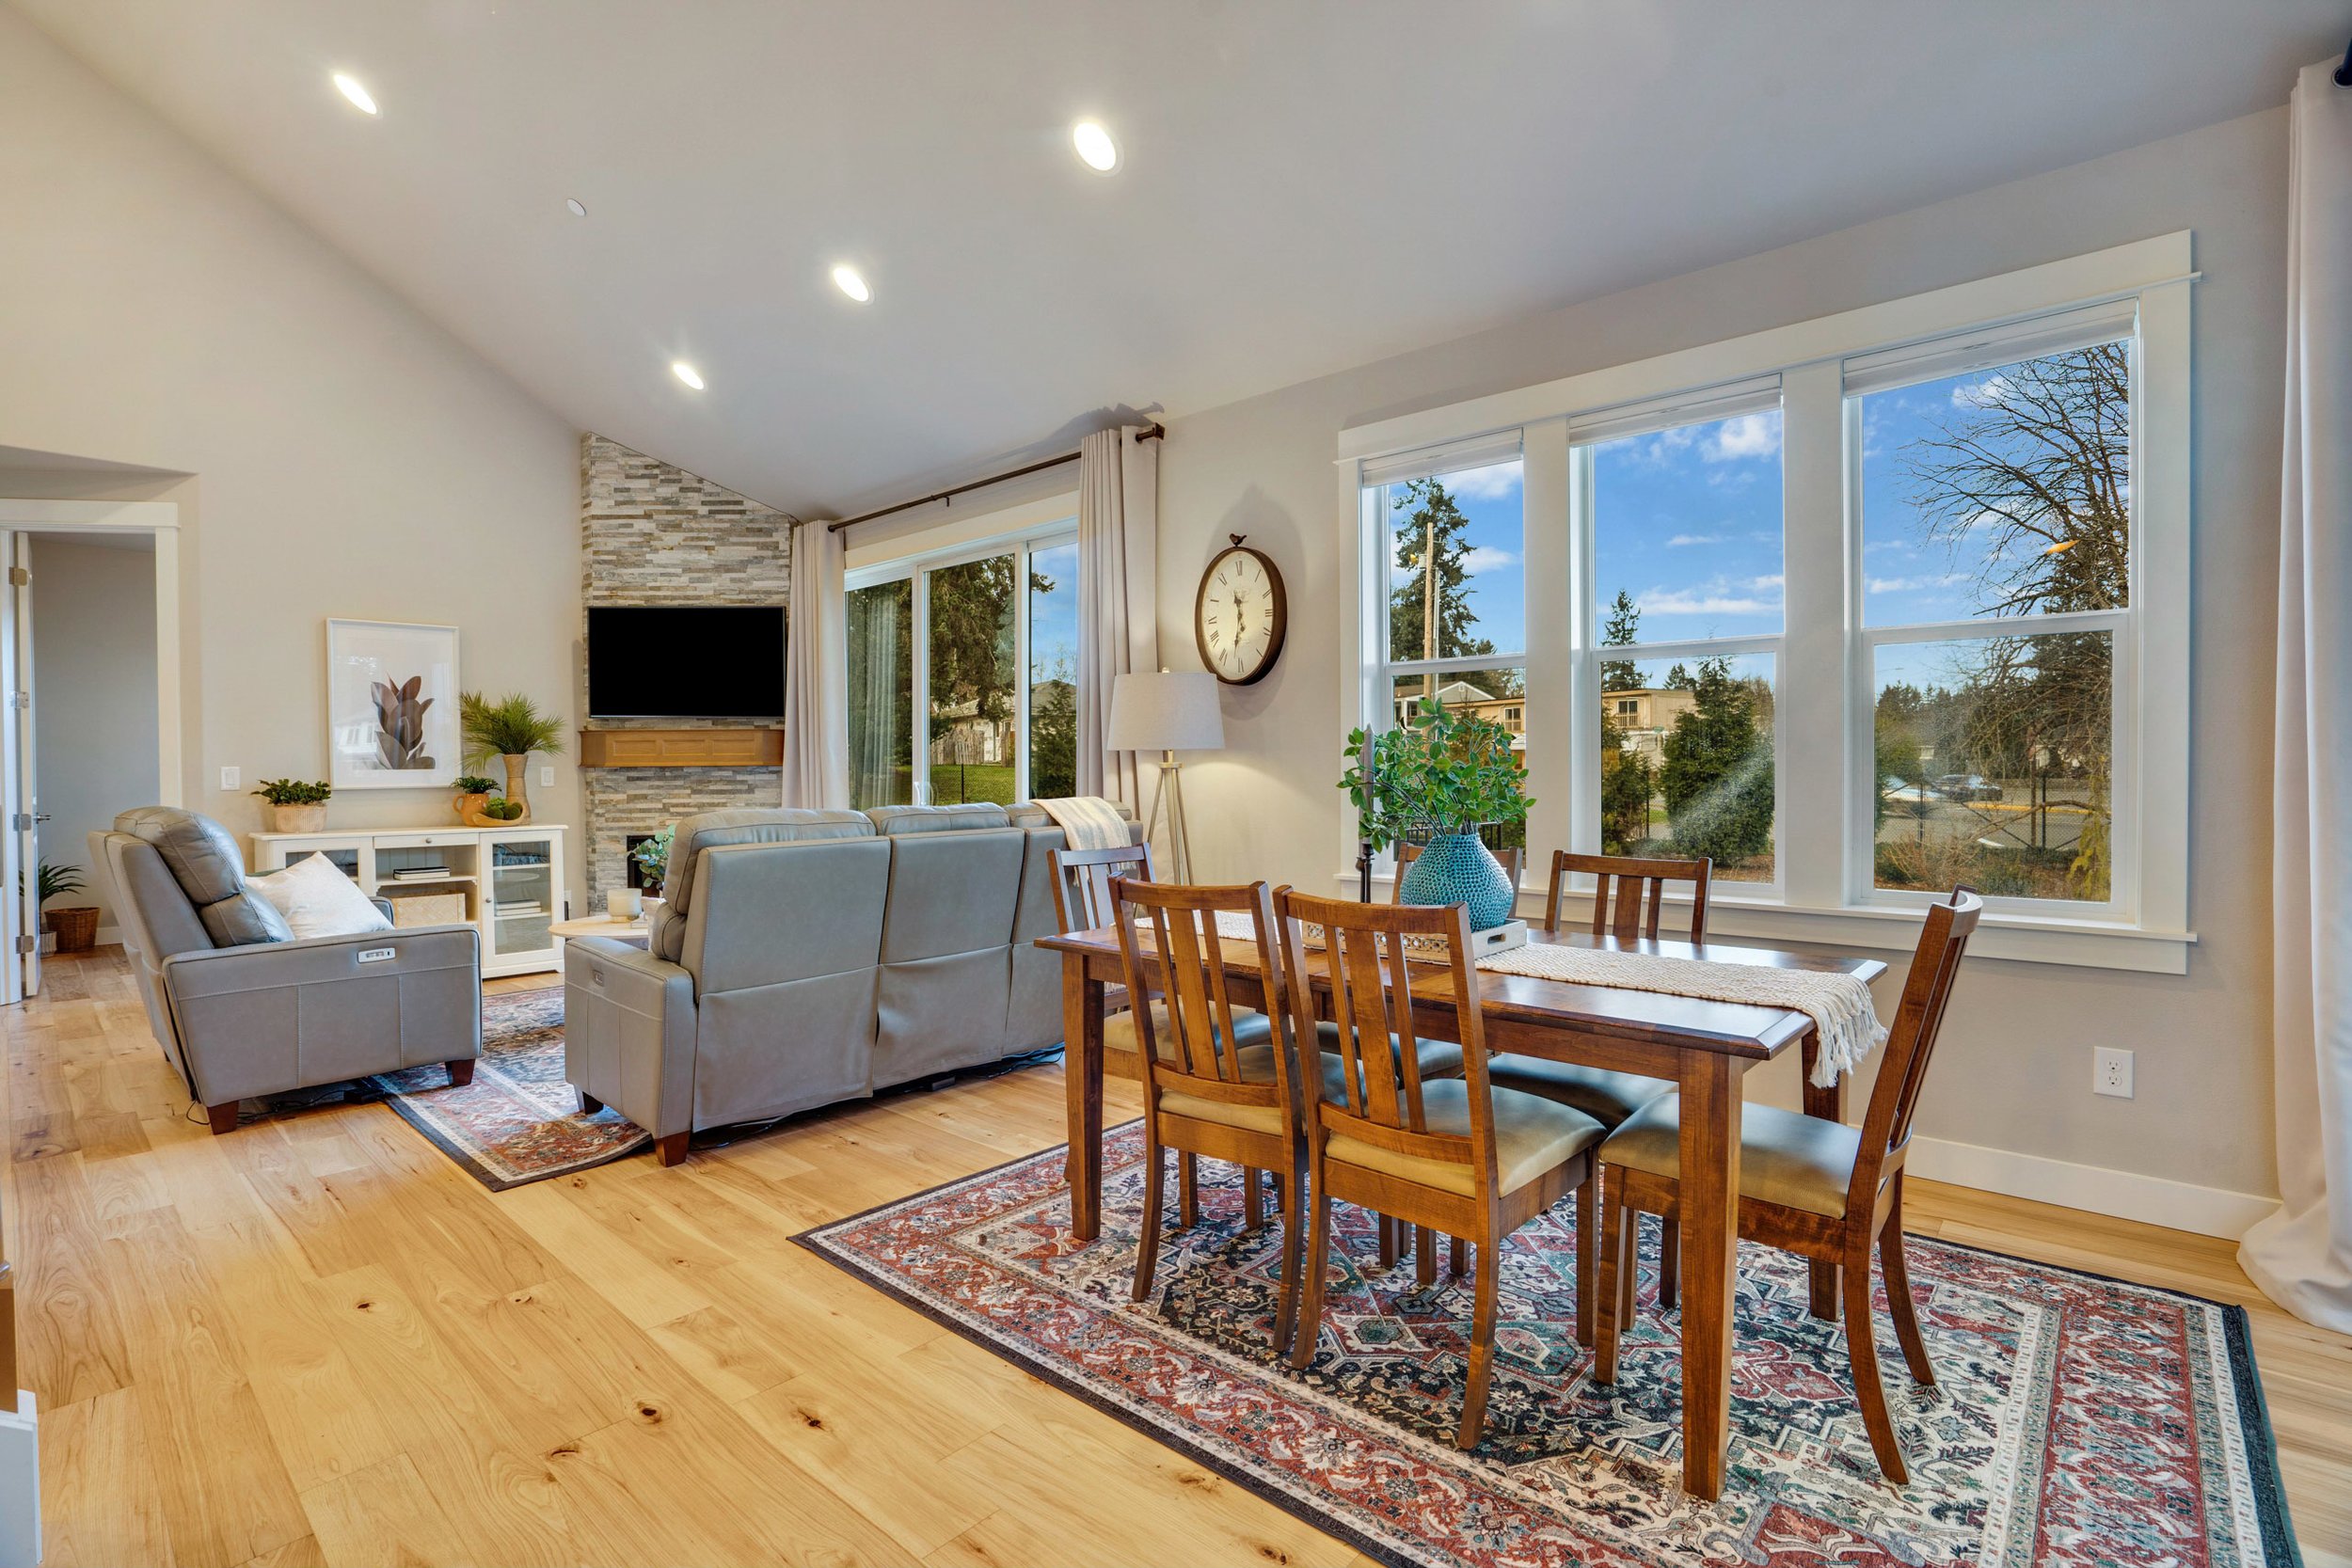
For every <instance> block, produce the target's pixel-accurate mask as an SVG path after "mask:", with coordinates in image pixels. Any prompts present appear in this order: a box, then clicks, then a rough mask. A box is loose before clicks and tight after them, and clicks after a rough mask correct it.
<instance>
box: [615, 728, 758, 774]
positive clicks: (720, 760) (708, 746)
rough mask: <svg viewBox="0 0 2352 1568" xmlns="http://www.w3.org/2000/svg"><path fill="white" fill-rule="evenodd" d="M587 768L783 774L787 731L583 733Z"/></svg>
mask: <svg viewBox="0 0 2352 1568" xmlns="http://www.w3.org/2000/svg"><path fill="white" fill-rule="evenodd" d="M580 766H581V767H582V768H781V767H783V766H784V731H783V730H781V729H779V728H778V727H776V726H775V725H772V724H744V725H740V726H725V727H721V726H712V727H709V728H705V729H692V730H651V729H647V730H582V731H580Z"/></svg>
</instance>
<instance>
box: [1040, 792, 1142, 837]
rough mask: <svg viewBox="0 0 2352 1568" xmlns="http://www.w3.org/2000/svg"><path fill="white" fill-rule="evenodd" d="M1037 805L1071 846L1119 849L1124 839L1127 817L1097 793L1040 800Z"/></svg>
mask: <svg viewBox="0 0 2352 1568" xmlns="http://www.w3.org/2000/svg"><path fill="white" fill-rule="evenodd" d="M1036 805H1037V808H1038V809H1039V810H1040V811H1041V812H1043V813H1044V814H1045V815H1046V816H1050V817H1052V818H1053V819H1054V820H1055V821H1056V822H1057V823H1059V824H1060V825H1061V832H1062V837H1063V838H1065V839H1067V840H1068V841H1069V843H1070V847H1072V848H1073V849H1119V848H1123V847H1125V846H1126V843H1127V819H1126V818H1125V817H1123V816H1120V815H1119V808H1118V807H1117V806H1116V805H1113V804H1112V803H1111V802H1110V801H1108V800H1104V799H1103V797H1101V796H1100V795H1072V796H1067V797H1064V798H1062V799H1058V800H1040V801H1037V802H1036Z"/></svg>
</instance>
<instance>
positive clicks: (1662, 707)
mask: <svg viewBox="0 0 2352 1568" xmlns="http://www.w3.org/2000/svg"><path fill="white" fill-rule="evenodd" d="M1697 701H1698V699H1697V698H1696V697H1694V696H1692V694H1691V693H1690V692H1689V691H1687V690H1685V689H1682V688H1681V687H1678V686H1667V687H1648V686H1645V687H1633V688H1629V689H1626V690H1623V691H1604V692H1602V693H1601V697H1600V711H1601V713H1602V715H1603V716H1604V717H1605V718H1607V719H1608V720H1609V721H1610V722H1611V723H1613V724H1614V725H1616V727H1617V735H1618V736H1619V738H1620V740H1621V741H1622V743H1623V745H1624V747H1625V749H1626V750H1627V751H1629V752H1633V753H1634V754H1635V755H1636V756H1644V757H1647V758H1649V759H1650V760H1651V761H1652V762H1656V761H1658V760H1659V759H1660V758H1661V757H1663V756H1664V755H1665V754H1666V736H1667V734H1668V733H1669V732H1671V731H1672V730H1673V729H1674V727H1675V721H1676V720H1677V719H1679V718H1681V717H1682V716H1683V715H1684V714H1686V713H1688V712H1690V711H1691V709H1692V706H1693V705H1695V704H1696V703H1697Z"/></svg>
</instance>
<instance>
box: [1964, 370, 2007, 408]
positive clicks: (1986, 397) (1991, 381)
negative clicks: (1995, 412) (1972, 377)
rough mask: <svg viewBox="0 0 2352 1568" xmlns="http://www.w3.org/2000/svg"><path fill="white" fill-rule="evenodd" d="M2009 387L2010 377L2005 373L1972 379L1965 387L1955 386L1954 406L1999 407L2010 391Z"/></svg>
mask: <svg viewBox="0 0 2352 1568" xmlns="http://www.w3.org/2000/svg"><path fill="white" fill-rule="evenodd" d="M2009 389H2010V379H2009V377H2007V376H2005V375H1989V376H1986V377H1985V378H1984V379H1983V380H1982V381H1972V382H1970V383H1968V384H1967V385H1966V386H1964V387H1955V388H1952V406H1953V407H1954V408H1994V407H1998V406H1999V405H2000V402H2001V399H2002V398H2003V397H2004V396H2005V395H2006V394H2007V393H2008V391H2009Z"/></svg>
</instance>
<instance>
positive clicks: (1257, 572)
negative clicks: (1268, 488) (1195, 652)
mask: <svg viewBox="0 0 2352 1568" xmlns="http://www.w3.org/2000/svg"><path fill="white" fill-rule="evenodd" d="M1226 537H1227V538H1229V539H1231V540H1232V542H1233V543H1232V546H1231V547H1230V548H1227V549H1222V550H1219V551H1218V552H1217V553H1216V559H1215V560H1213V561H1211V562H1209V569H1208V570H1207V571H1205V572H1203V573H1201V574H1200V593H1199V594H1197V595H1195V597H1194V599H1193V601H1192V637H1193V641H1194V642H1195V643H1196V644H1197V645H1198V646H1199V647H1200V662H1201V663H1203V664H1205V665H1207V666H1208V667H1209V669H1210V670H1211V671H1212V672H1214V673H1215V674H1216V678H1217V679H1218V680H1221V681H1223V682H1224V683H1225V684H1226V685H1228V686H1251V685H1254V684H1256V683H1257V682H1259V681H1262V680H1263V679H1264V678H1265V673H1266V672H1267V671H1269V670H1271V669H1273V668H1274V661H1275V660H1276V659H1277V658H1279V657H1281V653H1282V637H1283V634H1284V633H1285V632H1287V631H1288V630H1289V629H1290V601H1289V599H1288V598H1287V597H1286V596H1285V595H1284V594H1283V592H1282V574H1281V572H1280V570H1279V568H1277V567H1276V566H1275V564H1274V558H1273V557H1271V556H1269V555H1267V554H1266V553H1265V552H1264V551H1263V550H1253V549H1250V548H1249V547H1248V546H1245V545H1244V544H1243V543H1242V539H1243V537H1244V535H1242V534H1238V533H1229V534H1227V535H1226Z"/></svg>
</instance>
